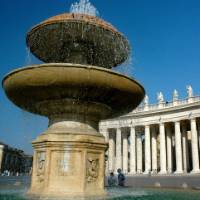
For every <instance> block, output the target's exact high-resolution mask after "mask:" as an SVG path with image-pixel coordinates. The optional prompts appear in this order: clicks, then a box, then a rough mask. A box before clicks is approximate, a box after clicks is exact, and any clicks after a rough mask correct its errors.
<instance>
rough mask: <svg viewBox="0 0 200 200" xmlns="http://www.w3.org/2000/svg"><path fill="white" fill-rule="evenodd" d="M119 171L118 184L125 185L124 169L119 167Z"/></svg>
mask: <svg viewBox="0 0 200 200" xmlns="http://www.w3.org/2000/svg"><path fill="white" fill-rule="evenodd" d="M117 173H118V185H119V186H124V184H125V176H124V174H123V173H122V170H121V169H118V170H117Z"/></svg>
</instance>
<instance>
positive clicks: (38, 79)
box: [3, 63, 145, 119]
mask: <svg viewBox="0 0 200 200" xmlns="http://www.w3.org/2000/svg"><path fill="white" fill-rule="evenodd" d="M3 87H4V89H5V92H6V95H7V96H8V98H9V99H10V100H11V101H12V102H13V103H15V104H16V105H17V106H19V107H21V108H22V109H25V110H27V111H30V112H32V113H36V114H40V115H46V116H49V115H53V114H60V113H62V112H63V113H68V114H72V113H73V114H76V112H77V113H78V114H84V113H85V114H88V113H87V112H91V113H92V114H94V116H95V115H98V118H99V119H106V118H108V117H112V116H114V117H115V116H119V115H122V114H125V113H127V112H131V111H132V110H133V109H134V108H136V106H137V105H138V104H139V103H140V102H141V100H142V99H143V97H144V93H145V91H144V89H143V87H142V86H141V85H140V84H139V83H137V82H136V81H135V80H134V79H131V78H130V77H128V76H125V75H121V74H119V73H117V72H113V71H111V70H108V69H104V68H100V67H94V66H85V65H78V64H61V63H51V64H41V65H35V66H29V67H25V68H19V69H17V70H15V71H13V72H11V73H9V74H8V75H7V76H5V78H4V80H3ZM89 114H90V113H89Z"/></svg>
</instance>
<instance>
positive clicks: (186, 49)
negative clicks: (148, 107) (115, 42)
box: [0, 0, 200, 153]
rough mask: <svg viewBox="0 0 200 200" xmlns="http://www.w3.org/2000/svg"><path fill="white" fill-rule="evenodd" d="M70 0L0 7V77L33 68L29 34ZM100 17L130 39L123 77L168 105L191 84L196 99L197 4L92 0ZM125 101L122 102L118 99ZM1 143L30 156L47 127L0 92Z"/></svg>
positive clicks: (8, 1)
mask: <svg viewBox="0 0 200 200" xmlns="http://www.w3.org/2000/svg"><path fill="white" fill-rule="evenodd" d="M73 2H74V0H17V1H16V0H4V1H1V6H0V24H1V31H0V77H1V79H3V77H4V75H5V74H6V73H8V72H9V71H10V70H13V69H15V68H18V67H21V66H25V65H27V64H30V63H37V62H38V61H37V60H35V59H34V58H33V57H32V56H30V58H31V59H30V58H29V57H28V56H27V51H26V45H25V36H26V33H27V31H28V30H29V29H30V28H31V27H32V26H33V25H35V24H37V23H39V22H41V21H43V20H44V19H46V18H48V17H51V16H53V15H57V14H60V13H63V12H68V10H69V7H70V5H71V3H73ZM91 2H92V3H93V4H94V5H95V6H96V7H97V8H98V10H99V13H100V17H102V18H103V19H104V20H106V21H108V22H110V23H112V24H113V25H114V26H115V27H117V28H118V30H120V31H121V32H122V33H124V35H126V37H127V38H128V39H129V41H130V44H131V46H132V48H133V55H132V64H130V65H129V66H128V67H127V66H126V67H124V69H123V70H122V71H123V72H124V73H128V74H129V75H131V76H134V77H135V78H136V79H137V80H138V81H139V82H141V83H142V84H143V85H144V87H145V89H146V91H147V93H148V95H149V98H150V102H151V103H155V102H156V93H157V92H159V91H162V92H163V94H164V97H165V99H166V101H170V100H171V96H172V92H173V90H174V89H177V90H178V91H179V95H180V97H181V98H184V97H186V90H185V87H186V85H188V84H191V85H192V86H193V89H194V93H195V94H196V95H198V94H200V84H199V83H200V81H199V80H200V12H199V10H200V1H199V0H125V1H121V0H117V1H116V0H108V1H102V0H91ZM122 98H123V97H122ZM0 112H1V117H0V141H3V142H5V143H7V144H10V145H11V146H15V147H19V148H22V149H24V150H25V151H26V152H29V153H30V152H32V148H31V144H30V143H31V141H32V140H33V139H34V138H35V137H36V136H37V135H38V134H39V133H41V132H42V131H44V130H45V129H46V127H47V119H45V118H43V117H39V116H35V115H31V114H29V113H26V112H24V111H21V110H20V109H18V108H17V107H16V106H14V105H13V104H12V103H11V102H10V101H9V100H8V99H7V98H6V96H5V94H4V92H3V90H2V89H1V90H0Z"/></svg>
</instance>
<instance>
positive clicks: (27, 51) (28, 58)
mask: <svg viewBox="0 0 200 200" xmlns="http://www.w3.org/2000/svg"><path fill="white" fill-rule="evenodd" d="M25 62H26V65H30V64H31V62H32V60H31V51H30V49H29V48H28V47H26V61H25Z"/></svg>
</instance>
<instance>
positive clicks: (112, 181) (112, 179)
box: [108, 172, 117, 187]
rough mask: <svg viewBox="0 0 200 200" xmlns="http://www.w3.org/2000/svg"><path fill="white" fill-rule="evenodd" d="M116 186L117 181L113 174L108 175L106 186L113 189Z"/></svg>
mask: <svg viewBox="0 0 200 200" xmlns="http://www.w3.org/2000/svg"><path fill="white" fill-rule="evenodd" d="M116 185H117V179H116V177H115V175H114V173H113V172H111V173H110V176H109V177H108V186H109V187H113V186H116Z"/></svg>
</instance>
